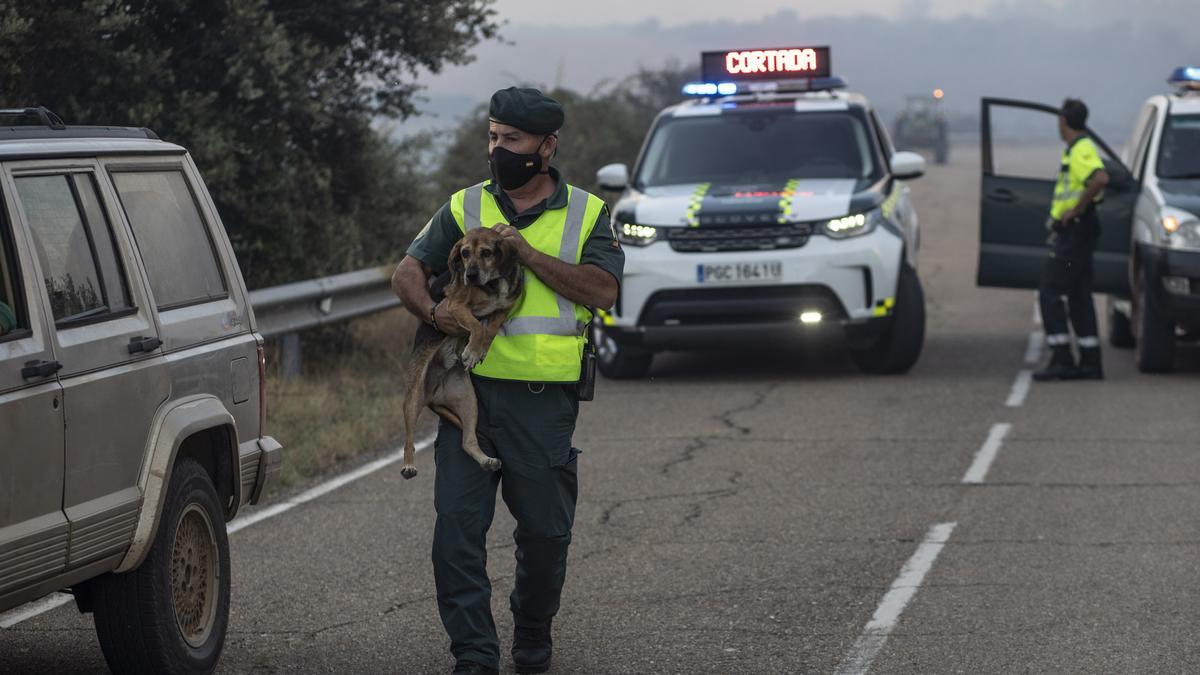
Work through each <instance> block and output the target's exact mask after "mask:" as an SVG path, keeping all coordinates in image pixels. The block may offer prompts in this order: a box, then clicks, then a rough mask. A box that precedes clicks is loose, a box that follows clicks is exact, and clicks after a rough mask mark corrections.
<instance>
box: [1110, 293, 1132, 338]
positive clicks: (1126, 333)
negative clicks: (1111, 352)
mask: <svg viewBox="0 0 1200 675" xmlns="http://www.w3.org/2000/svg"><path fill="white" fill-rule="evenodd" d="M1106 313H1107V314H1108V344H1110V345H1112V346H1114V347H1116V348H1117V349H1133V347H1134V345H1135V344H1136V343H1137V340H1135V339H1134V337H1133V322H1132V321H1130V320H1129V317H1128V316H1125V314H1123V313H1122V312H1121V311H1119V310H1118V309H1117V306H1116V303H1115V302H1113V299H1112V297H1111V296H1110V297H1109V298H1108V307H1107V309H1106Z"/></svg>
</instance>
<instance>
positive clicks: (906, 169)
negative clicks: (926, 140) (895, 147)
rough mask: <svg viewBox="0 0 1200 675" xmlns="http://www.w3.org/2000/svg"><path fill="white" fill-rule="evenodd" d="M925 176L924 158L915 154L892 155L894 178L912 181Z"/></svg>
mask: <svg viewBox="0 0 1200 675" xmlns="http://www.w3.org/2000/svg"><path fill="white" fill-rule="evenodd" d="M924 174H925V158H924V157H922V156H920V155H918V154H917V153H915V152H897V153H896V154H894V155H892V176H894V177H896V178H899V179H900V180H911V179H913V178H920V177H921V176H923V175H924Z"/></svg>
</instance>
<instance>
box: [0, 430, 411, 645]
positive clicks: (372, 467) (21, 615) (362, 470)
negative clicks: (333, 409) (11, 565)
mask: <svg viewBox="0 0 1200 675" xmlns="http://www.w3.org/2000/svg"><path fill="white" fill-rule="evenodd" d="M434 438H435V436H432V435H431V436H427V437H425V438H422V439H421V440H419V441H417V443H416V447H417V452H421V451H422V450H425V449H426V448H428V447H429V446H431V445H433V441H434ZM403 458H404V448H400V449H399V450H396V451H394V452H392V453H389V454H387V455H384V456H383V457H380V458H379V459H377V460H375V461H373V462H368V463H366V464H364V465H362V466H360V467H358V468H357V469H354V470H353V471H347V472H346V473H344V474H342V475H340V476H336V477H334V478H331V479H329V480H327V481H325V482H324V483H319V484H317V485H315V486H313V487H311V488H309V489H307V490H305V491H304V492H301V493H300V494H298V495H296V496H295V497H292V498H291V499H285V500H284V501H282V502H278V503H275V504H272V505H271V506H268V507H266V508H264V509H260V510H258V511H255V512H254V513H252V514H250V515H249V516H246V517H245V518H235V519H234V521H233V522H232V523H230V524H229V527H228V528H227V530H226V531H227V532H228V533H229V534H233V533H234V532H239V531H241V530H244V529H246V528H247V527H250V526H251V525H255V524H258V523H261V522H262V521H264V520H267V519H268V518H274V517H275V516H277V515H279V514H281V513H286V512H288V511H291V510H292V509H294V508H296V507H297V506H300V505H301V504H304V503H306V502H311V501H312V500H314V499H316V498H318V497H321V496H323V495H327V494H329V493H330V492H333V491H334V490H336V489H338V488H340V487H342V486H344V485H346V484H348V483H353V482H354V481H356V480H358V479H360V478H363V477H364V476H369V475H371V474H373V473H375V472H376V471H379V470H380V469H382V468H384V467H386V466H389V465H392V464H395V463H396V462H398V461H400V460H401V459H403ZM72 599H73V598H72V596H71V595H70V594H68V593H51V594H50V595H47V596H46V597H44V598H41V599H40V600H35V601H33V602H31V603H28V604H25V605H21V606H20V607H15V608H13V609H10V610H9V611H7V612H4V613H0V629H4V628H12V627H13V626H15V625H17V624H19V623H21V622H22V621H27V620H29V619H32V618H33V617H35V616H39V615H41V614H45V613H46V612H49V611H50V610H52V609H55V608H57V607H62V606H63V605H65V604H67V603H68V602H71V600H72Z"/></svg>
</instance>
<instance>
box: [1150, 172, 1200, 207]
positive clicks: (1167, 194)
mask: <svg viewBox="0 0 1200 675" xmlns="http://www.w3.org/2000/svg"><path fill="white" fill-rule="evenodd" d="M1158 189H1159V191H1161V192H1162V196H1163V201H1164V202H1166V204H1167V206H1173V207H1175V208H1177V209H1183V210H1184V211H1187V212H1189V213H1191V214H1193V215H1195V216H1200V179H1194V178H1189V179H1182V178H1169V179H1164V178H1160V179H1159V180H1158Z"/></svg>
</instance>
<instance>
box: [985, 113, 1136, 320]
mask: <svg viewBox="0 0 1200 675" xmlns="http://www.w3.org/2000/svg"><path fill="white" fill-rule="evenodd" d="M1057 118H1058V108H1055V107H1053V106H1048V105H1043V104H1040V103H1030V102H1026V101H1014V100H1010V99H1002V98H985V99H983V101H982V110H981V111H980V126H981V129H980V132H981V138H982V168H983V179H982V183H981V184H980V201H979V270H978V274H977V276H976V283H977V284H978V285H980V286H997V287H1002V288H1037V287H1038V281H1039V279H1040V278H1041V274H1042V267H1043V265H1044V264H1045V260H1046V256H1047V252H1048V250H1049V249H1048V246H1047V245H1046V240H1047V238H1048V237H1049V235H1050V233H1049V232H1048V231H1047V230H1046V219H1047V218H1048V217H1049V215H1050V201H1051V198H1052V197H1053V195H1054V183H1055V180H1056V179H1057V176H1058V170H1059V166H1060V165H1061V163H1062V151H1063V145H1064V144H1063V142H1062V139H1061V138H1060V137H1059V135H1058V119H1057ZM1088 134H1090V135H1091V137H1092V140H1094V141H1095V142H1096V146H1097V147H1098V148H1099V149H1100V156H1101V159H1102V160H1103V161H1104V165H1105V167H1106V168H1107V170H1108V175H1109V183H1108V187H1107V188H1105V190H1104V201H1103V203H1101V204H1100V206H1099V207H1098V213H1099V216H1100V227H1101V231H1100V241H1099V242H1098V243H1097V246H1096V255H1095V280H1094V281H1095V283H1094V288H1095V290H1096V292H1098V293H1112V294H1115V295H1120V296H1123V297H1128V295H1129V240H1130V239H1129V232H1130V227H1131V226H1132V219H1133V206H1134V202H1135V201H1136V199H1137V194H1138V186H1137V184H1136V183H1135V182H1134V180H1133V178H1132V176H1131V174H1130V172H1129V170H1128V169H1127V168H1125V166H1124V165H1123V164H1121V161H1120V160H1119V159H1117V155H1116V153H1114V152H1113V151H1112V149H1111V148H1110V147H1109V146H1108V145H1107V144H1105V142H1104V141H1103V140H1102V139H1101V138H1100V137H1099V136H1097V135H1096V134H1095V132H1093V131H1092V130H1091V129H1088Z"/></svg>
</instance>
